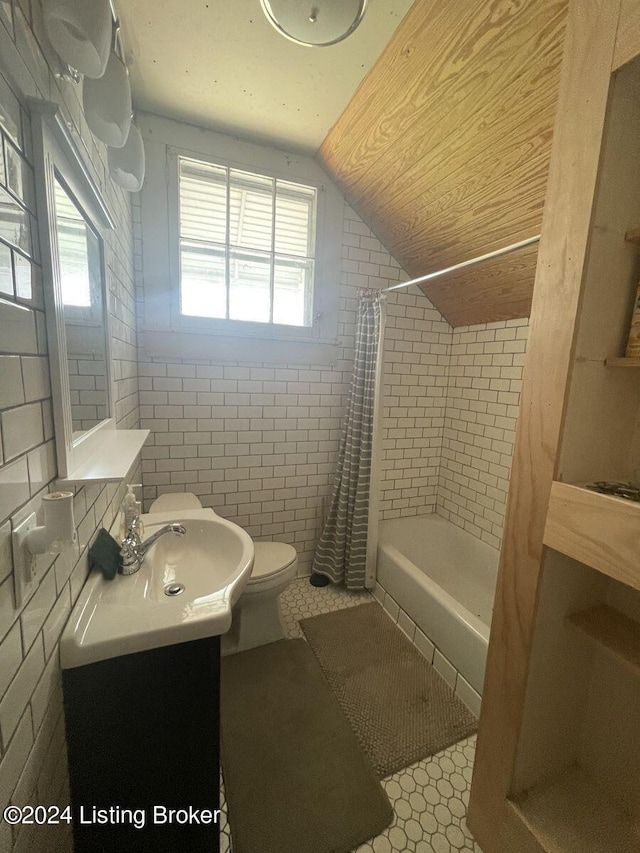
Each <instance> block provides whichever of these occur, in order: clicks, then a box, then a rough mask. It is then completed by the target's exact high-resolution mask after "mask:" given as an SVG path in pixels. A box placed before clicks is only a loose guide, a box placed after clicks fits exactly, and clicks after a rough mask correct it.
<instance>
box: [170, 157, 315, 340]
mask: <svg viewBox="0 0 640 853" xmlns="http://www.w3.org/2000/svg"><path fill="white" fill-rule="evenodd" d="M178 164H179V167H178V173H179V175H178V176H179V206H180V207H179V240H180V313H181V315H182V316H185V317H208V318H213V319H225V320H240V321H250V322H254V323H270V324H276V325H285V326H299V327H304V326H312V325H313V315H314V309H313V286H314V273H315V232H316V208H317V190H316V188H315V187H312V186H305V185H303V184H297V183H292V182H290V181H285V180H281V179H279V178H272V177H268V176H265V175H259V174H255V173H253V172H248V171H243V170H239V169H233V168H229V167H226V166H221V165H215V164H212V163H208V162H203V161H199V160H194V159H191V158H187V157H182V156H181V157H179V158H178Z"/></svg>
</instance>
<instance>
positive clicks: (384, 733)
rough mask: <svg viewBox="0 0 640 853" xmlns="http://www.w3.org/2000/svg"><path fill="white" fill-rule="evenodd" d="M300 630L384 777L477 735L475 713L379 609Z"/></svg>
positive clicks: (332, 617)
mask: <svg viewBox="0 0 640 853" xmlns="http://www.w3.org/2000/svg"><path fill="white" fill-rule="evenodd" d="M300 626H301V627H302V630H303V631H304V634H305V636H306V638H307V641H308V642H309V645H310V646H311V648H312V649H313V651H314V653H315V655H316V657H317V658H318V662H319V663H320V666H321V667H322V671H323V672H324V674H325V676H326V678H327V681H328V682H329V684H330V685H331V689H332V690H333V692H334V693H335V695H336V698H337V699H338V702H339V703H340V705H341V706H342V710H343V711H344V713H345V714H346V716H347V719H348V720H349V722H350V723H351V726H352V728H353V730H354V732H355V733H356V735H357V737H358V740H359V741H360V745H361V746H362V748H363V749H364V751H365V753H366V754H367V756H368V757H369V760H370V761H371V764H372V766H373V767H374V769H375V771H376V773H377V774H378V777H379V778H381V779H384V778H385V777H386V776H390V775H391V774H392V773H395V772H396V771H397V770H400V769H402V768H403V767H408V766H409V765H410V764H413V763H415V762H416V761H420V760H421V759H423V758H426V757H427V756H429V755H434V754H435V753H436V752H440V751H441V750H443V749H446V748H447V747H448V746H451V744H453V743H456V742H457V741H459V740H462V738H466V737H468V736H469V735H471V734H473V732H475V730H476V728H477V721H476V718H475V717H474V716H473V714H472V713H471V711H469V710H468V709H467V707H466V705H464V704H463V703H462V702H461V701H460V699H458V697H457V696H456V695H455V694H454V693H453V691H452V689H451V688H450V687H449V685H448V684H447V682H446V681H445V680H444V679H443V678H442V677H441V676H440V675H439V673H438V672H436V670H435V669H434V668H433V667H432V666H431V664H430V663H428V662H427V661H426V659H425V658H424V657H423V656H422V655H421V654H420V652H419V651H418V650H417V649H416V648H415V646H413V645H412V643H410V642H409V640H408V639H407V637H406V636H405V635H404V634H403V633H402V631H401V630H400V629H399V628H398V627H397V625H395V624H394V623H393V622H392V620H391V619H390V618H389V617H388V616H387V614H386V613H385V612H384V611H383V609H382V608H381V607H380V606H379V605H378V604H376V603H373V604H360V605H358V606H357V607H349V608H347V609H345V610H338V611H336V612H333V613H324V614H322V615H321V616H312V617H311V618H309V619H302V620H301V622H300Z"/></svg>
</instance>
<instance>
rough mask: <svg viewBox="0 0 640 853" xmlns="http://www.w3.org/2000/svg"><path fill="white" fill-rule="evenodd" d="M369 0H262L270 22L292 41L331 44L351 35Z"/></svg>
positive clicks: (313, 45) (311, 44) (319, 45)
mask: <svg viewBox="0 0 640 853" xmlns="http://www.w3.org/2000/svg"><path fill="white" fill-rule="evenodd" d="M367 2H368V0H260V5H261V6H262V11H263V12H264V14H265V15H266V17H267V20H268V21H269V23H270V24H271V25H272V26H273V27H274V28H275V29H276V30H277V31H278V32H279V33H280V35H283V36H284V37H285V38H288V39H289V41H293V42H295V43H296V44H301V45H304V46H305V47H329V46H330V45H332V44H338V42H341V41H343V40H344V39H346V38H347V36H350V35H351V33H352V32H353V31H354V30H355V29H356V27H357V26H358V25H359V24H360V22H361V21H362V19H363V17H364V13H365V10H366V7H367Z"/></svg>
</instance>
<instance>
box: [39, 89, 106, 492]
mask: <svg viewBox="0 0 640 853" xmlns="http://www.w3.org/2000/svg"><path fill="white" fill-rule="evenodd" d="M29 107H30V110H31V121H32V132H33V149H34V164H35V181H36V212H37V215H38V231H39V236H40V250H41V255H42V272H43V284H44V299H45V314H46V326H47V337H48V342H49V365H50V373H51V390H52V396H53V416H54V424H55V433H56V436H55V437H56V454H57V461H58V477H59V478H62V479H64V478H67V477H70V476H72V475H73V472H74V471H76V470H77V469H78V468H80V466H82V465H83V464H84V463H85V462H86V461H87V460H88V459H90V458H91V456H92V455H93V454H94V453H95V452H96V451H97V450H98V449H99V447H100V446H101V444H102V441H103V439H104V432H105V430H114V429H115V428H116V425H115V421H114V418H113V413H114V400H115V396H114V388H113V375H112V370H111V328H110V317H111V312H110V299H109V288H108V286H107V279H106V264H105V245H106V240H105V235H106V233H107V231H109V230H114V228H115V220H114V218H113V216H112V214H111V211H110V210H109V208H108V206H107V203H106V201H105V200H104V198H103V196H102V193H101V191H100V189H99V188H98V186H97V184H96V183H95V181H94V179H93V177H92V175H91V173H90V171H89V169H88V168H87V165H86V163H85V161H84V159H83V157H82V155H81V153H80V150H81V149H80V146H79V145H78V143H77V142H76V140H75V138H74V134H73V133H72V131H71V130H70V128H69V126H68V125H67V123H66V122H65V120H64V118H63V116H62V113H61V110H60V107H59V106H58V105H57V104H54V103H51V102H49V101H43V100H35V99H30V101H29ZM56 173H57V174H59V175H60V176H61V178H62V179H63V182H64V184H66V185H67V186H68V187H69V189H70V190H71V193H72V195H73V197H74V199H75V200H76V202H77V204H78V205H79V207H80V209H81V211H82V213H83V215H84V216H85V217H86V219H87V222H88V224H89V225H90V226H91V227H92V228H93V230H94V231H95V232H96V234H97V235H98V237H99V239H100V243H101V246H100V275H101V280H102V303H103V304H102V311H103V318H104V335H105V368H106V393H107V418H106V419H105V420H103V421H101V422H100V423H99V424H96V426H94V427H93V428H92V429H90V430H87V431H86V432H85V433H83V435H81V436H80V437H79V438H76V439H75V440H74V437H73V427H72V418H71V394H70V388H69V372H68V367H67V341H66V333H65V322H64V304H63V300H62V282H61V278H60V265H59V263H58V239H57V233H56V222H55V203H54V179H55V176H56Z"/></svg>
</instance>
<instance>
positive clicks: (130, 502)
mask: <svg viewBox="0 0 640 853" xmlns="http://www.w3.org/2000/svg"><path fill="white" fill-rule="evenodd" d="M140 488H142V483H128V484H127V493H126V494H125V496H124V500H123V501H122V512H123V514H124V517H123V526H124V532H123V538H124V537H125V536H128V535H129V532H130V531H134V532H135V533H137V534H138V536H139V537H140V538H142V535H143V532H142V522H141V521H140V513H141V505H140V501H139V500H137V499H136V495H135V492H134V489H140Z"/></svg>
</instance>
